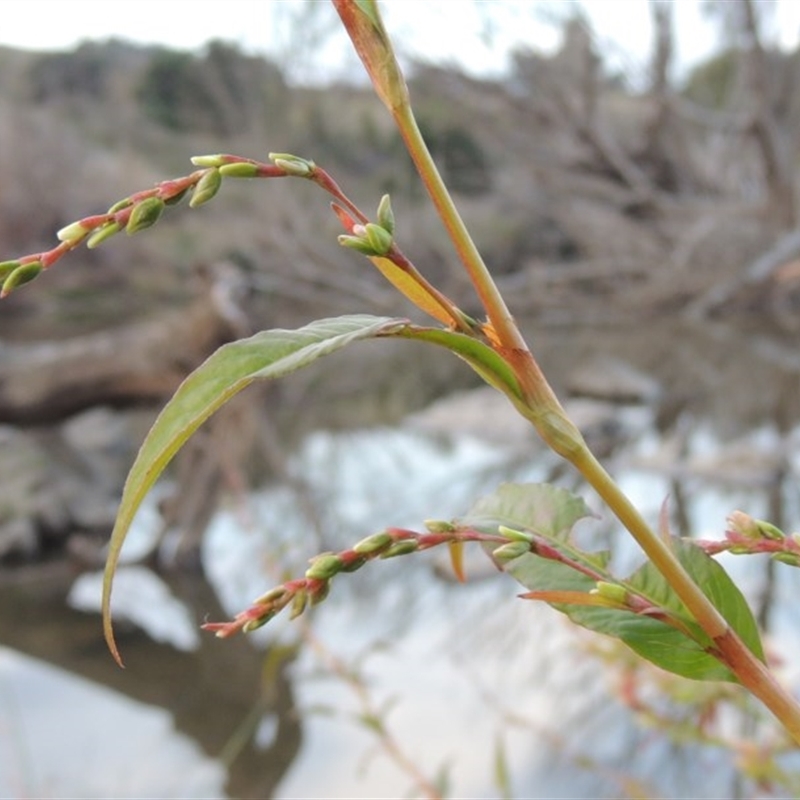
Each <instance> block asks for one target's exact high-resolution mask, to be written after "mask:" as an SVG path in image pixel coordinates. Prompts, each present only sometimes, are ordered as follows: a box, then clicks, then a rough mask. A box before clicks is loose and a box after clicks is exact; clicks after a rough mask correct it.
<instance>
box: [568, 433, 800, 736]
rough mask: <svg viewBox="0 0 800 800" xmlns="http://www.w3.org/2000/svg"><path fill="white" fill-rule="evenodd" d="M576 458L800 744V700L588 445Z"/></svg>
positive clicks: (734, 667)
mask: <svg viewBox="0 0 800 800" xmlns="http://www.w3.org/2000/svg"><path fill="white" fill-rule="evenodd" d="M570 460H571V461H572V463H573V465H574V466H575V467H576V468H577V469H578V470H579V471H580V473H581V474H582V475H583V476H584V478H586V480H587V481H588V482H589V483H590V484H591V485H592V487H593V488H594V489H595V491H596V492H597V493H598V494H599V495H600V496H601V497H602V498H603V500H604V501H605V503H606V504H607V505H608V507H609V508H610V509H611V510H612V511H613V512H614V514H615V516H616V517H617V519H619V521H620V522H621V523H622V524H623V525H624V526H625V527H626V528H627V530H628V531H629V532H630V534H631V535H632V536H633V538H634V539H636V541H637V542H638V544H639V546H640V547H641V548H642V550H644V552H645V554H646V555H647V557H648V558H649V559H650V560H651V561H652V562H653V564H654V565H655V566H656V568H657V569H658V570H659V572H660V573H661V574H662V575H663V576H664V578H665V579H666V580H667V582H668V583H669V585H670V586H671V587H672V589H673V590H674V591H675V593H676V594H677V595H678V597H680V599H681V600H682V601H683V603H684V605H685V606H686V608H687V609H688V610H689V611H690V613H691V614H692V616H694V618H695V619H696V620H697V622H698V624H699V625H700V627H701V628H702V629H703V631H704V632H705V633H706V634H707V635H708V636H709V637H710V638H711V639H712V641H713V642H714V646H715V648H716V649H717V651H718V657H719V658H720V660H721V661H722V662H723V663H724V664H725V665H726V666H728V667H729V668H730V670H731V671H732V672H733V673H734V674H735V675H736V677H737V678H738V679H739V681H740V682H741V683H742V685H743V686H745V687H746V688H747V689H748V690H749V691H750V692H751V693H752V694H753V695H755V696H756V697H757V698H758V699H759V700H761V702H762V703H764V705H765V706H766V707H767V708H768V709H769V710H770V711H771V712H772V713H773V714H774V715H775V716H776V717H777V718H778V719H779V720H780V722H781V723H782V724H783V726H784V727H785V728H786V730H787V731H788V732H789V733H790V734H791V736H792V737H793V738H794V740H795V741H796V742H797V743H798V744H800V705H798V702H797V700H796V698H794V697H793V696H792V695H791V694H789V692H787V691H786V690H785V689H784V688H783V687H782V686H781V685H780V684H779V683H778V682H777V681H776V679H775V677H774V676H773V675H772V673H771V672H770V671H769V669H768V668H767V666H766V665H765V664H763V663H762V662H761V661H760V660H759V659H758V658H756V656H755V655H754V654H753V653H752V651H751V650H750V648H749V647H747V645H746V644H745V643H744V642H743V641H742V640H741V639H740V638H739V636H738V635H737V634H736V633H735V631H733V629H732V628H731V627H730V626H729V625H728V623H727V621H726V620H725V619H724V618H723V616H722V615H721V614H720V613H719V611H718V610H717V608H716V607H715V606H714V605H713V603H711V601H710V600H709V599H708V597H706V595H705V594H704V593H703V591H702V590H701V589H700V587H699V586H698V585H697V584H696V583H695V582H694V581H693V580H692V578H691V577H690V576H689V574H688V573H687V572H686V570H685V569H684V568H683V565H682V564H681V563H680V562H679V561H678V559H677V558H676V557H675V555H674V553H673V552H672V550H671V549H670V547H669V545H668V544H667V543H666V542H665V541H664V540H663V539H661V538H660V537H659V536H658V535H657V534H656V533H655V532H654V531H652V530H651V529H650V526H649V525H648V524H647V523H646V522H645V520H644V518H643V517H642V515H641V514H640V513H639V511H638V510H637V509H636V508H635V507H634V506H633V505H632V503H631V502H630V500H629V499H628V498H627V497H626V496H625V494H624V493H623V492H622V490H621V489H620V488H619V486H618V485H617V484H616V483H615V482H614V480H613V479H612V478H611V476H610V475H609V474H608V473H607V472H606V470H605V469H604V468H603V466H602V465H601V464H600V462H598V461H597V459H596V458H595V456H594V455H593V454H592V452H591V451H590V450H589V449H588V447H585V448H582V449H581V450H579V451H578V452H577V453H576V454H575V455H573V456H572V457H571V458H570Z"/></svg>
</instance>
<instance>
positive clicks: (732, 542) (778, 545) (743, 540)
mask: <svg viewBox="0 0 800 800" xmlns="http://www.w3.org/2000/svg"><path fill="white" fill-rule="evenodd" d="M727 521H728V528H727V530H726V531H725V540H724V541H723V542H717V543H714V542H706V543H701V544H702V546H703V547H704V549H705V550H706V552H711V551H712V550H713V552H722V551H724V550H726V551H727V552H729V553H733V554H734V555H745V554H751V553H769V554H770V555H771V556H772V558H773V559H774V560H775V561H781V562H782V563H784V564H789V565H790V566H792V567H800V534H798V533H792V534H786V533H784V532H783V531H782V530H780V528H777V527H776V526H775V525H773V524H772V523H771V522H765V521H764V520H761V519H755V518H753V517H751V516H750V515H749V514H745V513H744V512H743V511H734V512H733V513H732V514H730V515H729V516H728V520H727Z"/></svg>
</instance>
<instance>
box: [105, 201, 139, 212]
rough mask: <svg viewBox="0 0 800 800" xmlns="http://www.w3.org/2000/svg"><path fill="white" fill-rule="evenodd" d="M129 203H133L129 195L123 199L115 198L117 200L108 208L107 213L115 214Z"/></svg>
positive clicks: (127, 206) (128, 205)
mask: <svg viewBox="0 0 800 800" xmlns="http://www.w3.org/2000/svg"><path fill="white" fill-rule="evenodd" d="M131 205H133V203H132V202H131V200H130V198H129V197H126V198H125V199H124V200H117V202H116V203H114V205H113V206H111V208H109V209H108V213H109V214H116V213H117V211H122V209H123V208H129V207H130V206H131Z"/></svg>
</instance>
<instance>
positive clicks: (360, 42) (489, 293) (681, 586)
mask: <svg viewBox="0 0 800 800" xmlns="http://www.w3.org/2000/svg"><path fill="white" fill-rule="evenodd" d="M333 2H334V5H335V6H336V8H337V11H338V12H339V15H340V16H341V17H342V20H343V22H344V24H345V27H346V29H347V31H348V33H349V34H350V37H351V39H352V40H353V43H354V45H355V46H356V50H357V51H358V53H359V55H360V57H361V59H362V61H363V62H364V65H365V67H366V69H367V72H368V74H369V75H370V77H371V78H372V81H373V84H374V85H375V88H376V90H377V92H378V95H379V96H380V98H381V100H382V101H383V103H384V104H385V105H386V106H387V108H388V109H389V110H390V111H391V113H392V116H393V117H394V119H395V123H396V124H397V127H398V129H399V131H400V134H401V136H402V137H403V140H404V142H405V145H406V148H407V149H408V152H409V154H410V155H411V158H412V160H413V161H414V164H415V166H416V168H417V171H418V173H419V175H420V177H421V178H422V181H423V183H424V184H425V187H426V189H427V190H428V193H429V194H430V196H431V199H432V200H433V203H434V206H435V207H436V210H437V211H438V213H439V216H440V217H441V219H442V222H443V223H444V226H445V228H446V229H447V232H448V234H449V236H450V239H451V240H452V242H453V244H454V245H455V248H456V251H457V253H458V255H459V257H460V259H461V261H462V263H463V264H464V266H465V268H466V270H467V272H468V274H469V276H470V279H471V281H472V284H473V286H474V287H475V290H476V292H477V293H478V296H479V298H480V300H481V303H482V304H483V308H484V310H485V311H486V315H487V317H488V320H489V323H490V324H491V326H492V328H493V331H491V332H488V334H489V336H490V338H491V339H492V344H493V345H494V347H495V349H496V350H497V351H498V352H499V354H500V355H501V356H503V357H504V358H505V359H506V360H507V361H508V362H509V364H510V366H511V367H512V369H513V370H514V372H515V373H516V375H517V378H518V380H519V381H520V386H521V388H522V398H511V399H512V401H513V402H514V403H515V405H516V406H517V408H518V409H519V411H520V412H521V413H522V414H523V416H525V417H526V418H527V419H529V420H530V421H531V422H532V423H533V424H534V426H535V427H536V429H537V431H538V432H539V433H540V435H541V436H542V438H543V439H544V441H545V443H546V444H547V445H548V446H550V447H551V448H552V449H553V450H554V451H555V452H556V453H558V454H559V455H561V456H563V457H564V458H566V459H567V460H569V461H570V462H571V463H572V464H573V465H574V466H575V467H576V468H577V469H578V470H579V471H580V473H581V474H582V475H583V476H584V478H586V480H587V481H588V482H589V483H590V484H591V485H592V486H593V487H594V489H595V490H596V491H597V492H598V494H599V495H600V496H601V497H602V498H603V500H604V501H605V502H606V503H607V504H608V506H609V507H610V508H611V510H612V511H613V512H614V514H615V515H616V516H617V518H618V519H619V520H620V522H621V523H622V524H623V525H624V526H625V527H626V528H627V529H628V531H630V533H631V535H632V536H633V538H634V539H635V540H636V541H637V543H638V544H639V545H640V547H641V548H642V549H643V550H644V552H645V553H646V555H647V556H648V558H649V559H650V560H651V561H652V562H653V564H654V565H655V566H656V568H657V569H658V570H659V571H660V572H661V574H662V575H663V576H664V578H665V579H666V580H667V582H668V583H669V584H670V586H672V588H673V589H674V591H675V593H676V594H677V595H678V597H680V599H681V600H682V601H683V603H684V605H685V606H686V607H687V609H688V610H689V612H690V613H691V614H692V615H693V616H694V618H695V619H696V620H697V622H698V624H699V625H700V627H701V628H702V629H703V630H704V631H705V633H706V634H707V635H708V636H709V637H710V639H711V640H712V641H713V643H714V647H715V648H716V652H717V655H718V657H719V658H720V659H721V660H722V661H723V662H724V663H725V664H726V665H728V666H729V668H730V669H731V670H732V671H733V672H734V674H736V675H737V677H738V678H739V680H740V681H741V682H742V684H743V685H744V686H746V687H747V688H748V689H749V690H750V691H751V692H752V693H753V694H754V695H755V696H756V697H758V698H759V699H760V700H761V701H762V702H763V703H764V704H765V705H766V706H767V707H768V708H769V709H770V710H771V711H772V712H773V713H774V714H775V716H776V717H777V718H778V719H779V720H780V721H781V722H782V723H783V725H784V726H785V727H786V729H787V731H789V733H791V735H792V736H793V737H794V738H795V740H796V741H797V742H798V743H800V705H798V703H797V702H796V701H795V700H794V698H792V697H791V696H790V695H789V694H788V693H787V692H786V691H785V690H784V689H782V688H781V687H780V686H779V685H778V683H777V682H776V680H775V678H774V677H773V676H772V674H771V673H770V672H769V670H768V669H767V667H766V666H765V665H764V664H763V663H762V662H761V661H759V659H758V658H756V656H755V655H754V654H753V653H752V652H751V651H750V650H749V648H747V646H746V645H745V644H744V643H743V642H742V640H741V639H740V638H739V637H738V636H737V635H736V633H735V632H734V631H733V630H732V629H731V628H730V626H729V625H728V623H727V622H726V620H725V619H724V618H723V617H722V615H721V614H720V613H719V611H718V610H717V608H716V607H715V606H714V605H713V604H712V603H711V601H710V600H709V599H708V598H707V597H706V595H705V594H704V593H703V591H702V589H701V588H700V587H699V586H698V585H697V584H696V583H695V582H694V581H693V580H692V578H691V576H690V575H689V574H688V573H687V572H686V570H685V569H684V568H683V565H682V564H681V563H680V561H678V559H677V557H676V556H675V554H674V553H673V552H672V550H671V549H670V547H669V545H668V544H667V542H665V541H664V540H662V539H661V538H660V537H659V536H658V535H657V534H656V533H655V532H654V531H652V530H651V529H650V527H649V526H648V525H647V523H646V522H645V520H644V518H643V517H642V516H641V514H640V513H639V512H638V511H637V510H636V508H635V507H634V506H633V505H632V504H631V502H630V500H628V498H627V497H626V496H625V494H624V493H623V492H622V490H621V489H620V488H619V486H617V484H616V483H615V482H614V481H613V480H612V478H611V477H610V476H609V475H608V473H607V472H606V471H605V469H604V468H603V467H602V465H601V464H600V463H599V462H598V461H597V459H596V458H595V457H594V455H593V454H592V452H591V451H590V450H589V448H588V447H587V445H586V443H585V442H584V440H583V437H582V436H581V434H580V431H578V429H577V428H576V427H575V425H574V424H573V423H572V421H571V420H570V419H569V418H568V417H567V415H566V413H565V412H564V410H563V408H562V407H561V404H560V403H559V402H558V399H557V398H556V396H555V394H554V393H553V391H552V389H551V388H550V386H549V384H548V382H547V380H546V379H545V377H544V375H543V374H542V372H541V369H540V368H539V365H538V364H537V363H536V360H535V359H534V358H533V355H532V354H531V352H530V350H529V349H528V346H527V344H526V342H525V340H524V338H523V336H522V334H521V332H520V330H519V328H518V327H517V325H516V323H515V322H514V319H513V317H512V316H511V313H510V312H509V310H508V308H507V306H506V304H505V300H504V299H503V297H502V296H501V295H500V292H499V290H498V288H497V286H496V284H495V283H494V280H493V279H492V276H491V274H490V273H489V270H488V269H487V267H486V264H485V263H484V262H483V259H482V258H481V255H480V253H479V252H478V250H477V248H476V247H475V244H474V242H473V241H472V238H471V237H470V235H469V232H468V231H467V228H466V226H465V225H464V222H463V220H462V219H461V216H460V215H459V213H458V210H457V209H456V207H455V204H454V203H453V200H452V198H451V197H450V193H449V191H448V189H447V187H446V185H445V183H444V181H443V180H442V177H441V175H440V174H439V171H438V169H437V168H436V164H435V163H434V161H433V158H432V157H431V154H430V152H429V150H428V148H427V146H426V144H425V140H424V139H423V137H422V134H421V132H420V130H419V126H418V125H417V122H416V119H415V118H414V112H413V110H412V107H411V102H410V99H409V96H408V90H407V87H406V84H405V80H404V79H403V76H402V73H401V71H400V68H399V66H398V65H397V62H396V59H395V58H394V54H393V51H392V47H391V42H390V40H389V37H388V35H387V34H386V31H385V29H384V28H383V23H382V22H381V19H380V14H379V12H378V9H377V6H376V5H375V4H374V3H372V4H370V5H369V7H368V8H367V9H366V11H365V10H364V9H363V8H362V6H361V5H360V4H359V6H358V9H356V7H355V4H354V3H351V2H346V0H333ZM358 10H360V11H363V12H364V13H362V14H358V13H356V12H357V11H358ZM365 15H366V17H368V19H367V18H365Z"/></svg>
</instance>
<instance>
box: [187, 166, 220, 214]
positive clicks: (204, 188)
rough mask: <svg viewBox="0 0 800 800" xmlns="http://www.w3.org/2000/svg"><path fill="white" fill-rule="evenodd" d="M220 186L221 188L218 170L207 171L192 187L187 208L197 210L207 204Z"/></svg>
mask: <svg viewBox="0 0 800 800" xmlns="http://www.w3.org/2000/svg"><path fill="white" fill-rule="evenodd" d="M220 186H222V175H220V174H219V170H218V169H209V170H208V171H207V172H206V173H205V174H204V175H203V177H202V178H200V180H199V181H198V182H197V186H195V187H194V192H192V199H191V200H190V201H189V206H190V207H191V208H197V206H201V205H203V203H207V202H208V201H209V200H210V199H211V198H212V197H214V195H215V194H216V193H217V192H218V191H219V187H220Z"/></svg>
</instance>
